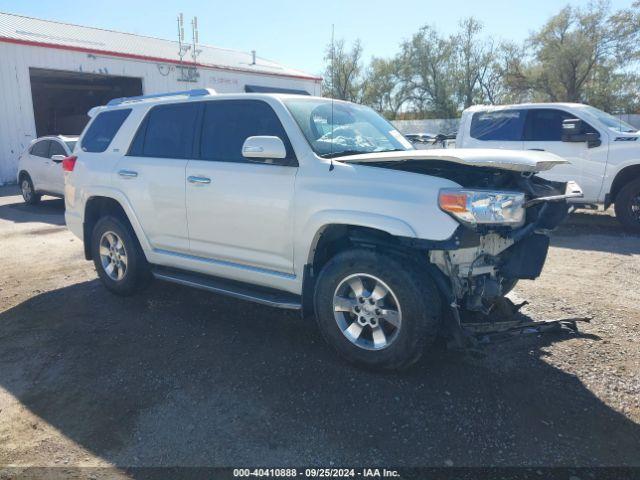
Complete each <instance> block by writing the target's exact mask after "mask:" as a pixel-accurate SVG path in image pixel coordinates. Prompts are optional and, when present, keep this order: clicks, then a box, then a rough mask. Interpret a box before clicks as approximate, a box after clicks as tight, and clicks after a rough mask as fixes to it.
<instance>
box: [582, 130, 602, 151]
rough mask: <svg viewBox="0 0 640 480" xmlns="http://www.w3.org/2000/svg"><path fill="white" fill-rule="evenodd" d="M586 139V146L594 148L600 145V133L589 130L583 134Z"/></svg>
mask: <svg viewBox="0 0 640 480" xmlns="http://www.w3.org/2000/svg"><path fill="white" fill-rule="evenodd" d="M584 136H585V138H586V140H587V147H588V148H595V147H599V146H600V145H602V140H600V135H599V134H597V133H594V132H589V133H585V134H584Z"/></svg>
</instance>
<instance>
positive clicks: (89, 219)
mask: <svg viewBox="0 0 640 480" xmlns="http://www.w3.org/2000/svg"><path fill="white" fill-rule="evenodd" d="M107 215H112V216H115V217H118V218H121V219H122V220H124V221H126V222H127V223H128V224H129V225H130V226H131V228H132V229H133V231H134V233H135V236H136V238H137V240H138V242H139V243H140V246H141V247H142V250H143V252H145V250H146V249H147V248H148V247H149V245H148V242H147V241H146V237H145V235H144V232H143V231H142V227H141V226H140V223H139V222H138V220H137V218H136V217H135V215H134V214H133V211H132V210H131V207H130V205H129V204H128V203H127V202H126V201H123V199H119V198H116V197H115V196H112V195H107V194H96V195H92V196H90V197H89V198H88V199H87V200H86V202H85V205H84V216H83V218H84V221H83V224H82V229H83V231H82V234H83V243H84V256H85V258H86V259H87V260H92V256H91V233H92V232H93V228H94V227H95V224H96V222H97V221H98V220H99V219H100V218H102V217H104V216H107Z"/></svg>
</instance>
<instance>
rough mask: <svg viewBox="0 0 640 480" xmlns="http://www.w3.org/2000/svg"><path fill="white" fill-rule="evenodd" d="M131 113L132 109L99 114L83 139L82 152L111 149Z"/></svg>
mask: <svg viewBox="0 0 640 480" xmlns="http://www.w3.org/2000/svg"><path fill="white" fill-rule="evenodd" d="M130 113H131V109H127V110H113V111H110V112H102V113H100V114H98V116H97V117H96V118H95V120H94V121H93V122H91V125H90V126H89V129H88V130H87V131H86V133H85V134H84V137H82V150H83V151H85V152H94V153H98V152H104V151H105V150H106V149H107V148H109V144H110V143H111V140H113V137H115V136H116V133H118V130H119V129H120V127H121V126H122V123H123V122H124V121H125V119H126V118H127V117H128V116H129V114H130Z"/></svg>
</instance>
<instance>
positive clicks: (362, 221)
mask: <svg viewBox="0 0 640 480" xmlns="http://www.w3.org/2000/svg"><path fill="white" fill-rule="evenodd" d="M373 217H375V218H366V216H360V217H359V218H357V219H354V221H345V220H343V221H339V220H334V221H326V222H323V223H321V224H319V225H317V226H316V228H315V231H314V232H313V234H312V235H310V241H309V243H308V245H309V248H308V249H307V252H306V257H305V263H304V273H303V281H302V312H303V315H305V316H307V315H310V314H312V312H313V292H314V289H315V281H316V278H317V276H318V273H319V272H320V270H321V269H322V267H323V266H324V265H325V264H326V263H327V262H328V261H329V260H330V259H331V258H332V257H333V256H334V255H336V254H337V253H339V252H341V251H343V250H346V249H349V248H354V247H358V246H359V247H362V248H370V249H381V248H384V249H388V250H397V251H398V252H399V253H400V252H401V247H402V245H401V242H400V240H399V238H398V237H414V236H415V232H414V230H413V229H412V228H411V227H410V226H409V225H408V224H406V223H405V222H403V221H401V220H398V219H394V218H391V217H384V216H382V215H373ZM308 238H309V237H308ZM405 250H406V249H405Z"/></svg>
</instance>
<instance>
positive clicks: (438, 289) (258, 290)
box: [62, 90, 581, 369]
mask: <svg viewBox="0 0 640 480" xmlns="http://www.w3.org/2000/svg"><path fill="white" fill-rule="evenodd" d="M90 116H91V117H92V119H91V122H90V123H89V124H88V126H87V128H86V129H85V131H84V133H83V134H82V136H81V138H80V140H79V143H78V145H77V146H76V148H75V151H74V154H73V155H72V156H70V157H68V158H65V159H64V161H63V162H62V164H63V169H64V170H65V181H66V185H65V203H66V212H65V217H66V222H67V226H68V227H69V229H70V230H71V231H72V232H73V233H74V234H75V235H77V236H78V237H80V238H81V239H82V240H83V241H84V246H85V256H86V258H87V259H88V260H93V262H94V264H95V267H96V270H97V272H98V275H99V276H100V279H101V280H102V282H103V283H104V285H105V286H106V287H107V288H108V289H109V290H111V291H112V292H114V293H116V294H119V295H130V294H132V293H134V292H136V291H138V290H139V289H140V288H141V287H143V286H145V285H147V284H148V280H149V279H151V278H153V277H155V278H157V279H160V280H165V281H170V282H176V283H179V284H183V285H188V286H192V287H197V288H201V289H205V290H209V291H213V292H217V293H221V294H226V295H231V296H234V297H237V298H241V299H244V300H251V301H255V302H260V303H263V304H267V305H270V306H274V307H281V308H288V309H297V310H301V311H302V312H303V313H309V314H315V317H316V319H317V321H318V325H319V327H320V331H321V332H322V334H323V335H324V337H325V338H326V339H327V341H328V342H329V343H330V344H331V345H333V346H334V347H335V348H336V350H337V351H338V352H339V353H340V354H341V355H342V356H344V357H345V358H347V359H349V360H350V361H352V362H355V363H358V364H360V365H365V366H368V367H375V368H380V369H396V368H401V367H406V366H408V365H410V364H412V363H413V362H415V361H416V360H417V359H418V358H419V357H420V356H421V355H422V353H423V352H424V351H425V349H426V348H427V347H428V346H429V345H430V344H431V342H433V341H434V339H435V337H436V336H437V335H439V334H443V335H453V336H454V337H455V338H458V339H460V337H461V335H462V334H463V333H465V332H467V331H468V328H471V326H470V324H469V326H467V324H468V323H469V322H467V320H471V319H470V318H468V315H467V314H469V315H471V316H473V315H475V314H482V315H487V314H490V317H491V319H492V321H493V320H496V317H495V316H493V315H492V312H493V308H494V306H495V305H496V304H498V303H501V302H504V301H505V299H504V295H505V294H506V293H507V292H508V291H509V289H511V288H512V287H513V285H514V284H515V282H516V281H517V280H518V279H520V278H528V279H533V278H536V277H537V276H538V275H539V274H540V271H541V270H542V266H543V265H544V262H545V258H546V255H547V249H548V246H549V238H548V236H547V233H548V231H549V230H550V229H552V228H554V227H555V226H556V225H557V224H558V223H559V222H561V221H562V219H563V218H564V217H565V216H566V214H567V212H568V209H569V207H568V205H567V202H566V199H567V198H571V197H574V196H579V195H581V192H580V189H579V187H578V186H577V185H575V184H574V183H572V182H552V181H548V180H544V179H542V178H540V177H538V176H537V175H536V174H537V173H538V172H543V171H547V170H549V169H551V168H558V167H562V166H563V164H564V163H565V161H564V160H562V159H561V158H559V157H557V156H556V155H553V154H550V153H546V152H512V151H504V150H502V151H501V150H444V149H443V150H439V151H437V150H423V151H418V150H415V149H414V148H413V147H412V146H411V144H410V143H409V142H408V141H407V140H406V139H405V138H404V137H403V136H402V135H401V134H400V133H399V132H398V131H397V130H396V129H395V128H394V127H393V126H392V125H390V124H389V123H388V122H387V121H386V120H384V119H383V118H382V117H380V116H379V115H378V114H376V113H375V112H374V111H373V110H371V109H369V108H367V107H363V106H360V105H354V104H352V103H347V102H339V101H334V102H332V101H331V100H328V99H325V98H314V97H304V96H299V95H275V94H234V95H226V94H225V95H218V94H215V93H214V92H210V91H207V90H194V91H189V92H180V93H174V94H166V95H164V96H163V95H159V96H152V97H141V98H129V99H120V100H114V101H112V102H110V104H109V105H107V106H104V107H98V108H96V109H94V110H92V111H91V112H90ZM256 321H260V319H259V318H256ZM463 338H466V337H464V336H463Z"/></svg>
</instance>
